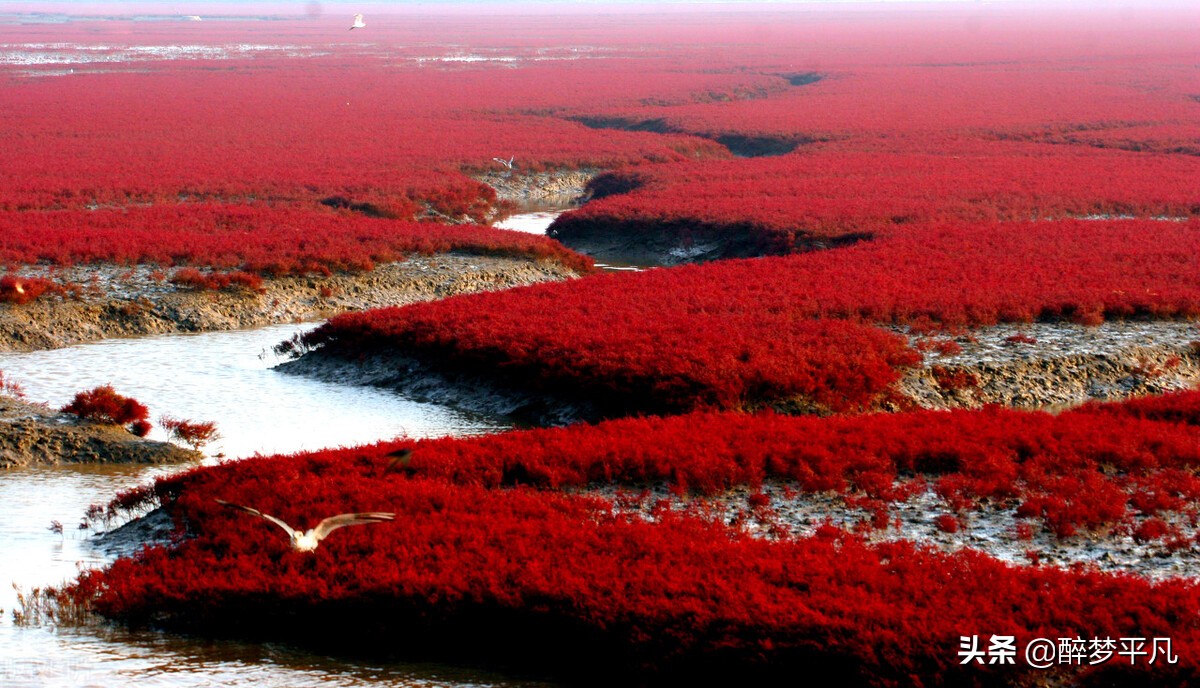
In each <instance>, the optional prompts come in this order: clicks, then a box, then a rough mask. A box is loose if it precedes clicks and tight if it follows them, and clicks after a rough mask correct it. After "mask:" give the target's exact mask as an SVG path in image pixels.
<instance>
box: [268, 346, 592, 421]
mask: <svg viewBox="0 0 1200 688" xmlns="http://www.w3.org/2000/svg"><path fill="white" fill-rule="evenodd" d="M275 370H279V371H281V372H285V373H291V374H293V375H305V376H308V377H312V378H315V379H317V380H322V381H326V382H337V383H341V384H360V385H372V386H375V387H382V388H385V389H391V390H395V391H396V392H398V393H399V394H401V395H403V396H405V397H406V398H409V399H413V400H415V401H421V402H427V403H433V404H442V405H445V406H450V407H453V408H456V409H461V410H463V411H468V412H471V413H478V414H483V415H487V416H500V417H503V418H506V419H509V420H512V421H515V422H518V423H527V424H531V425H569V424H571V423H576V422H579V421H595V420H600V419H602V418H603V417H604V414H603V413H602V411H601V410H600V409H598V408H597V407H596V406H595V405H594V404H593V403H591V402H590V401H589V400H588V399H587V398H586V396H584V395H579V396H575V397H572V398H565V397H562V396H558V395H553V394H547V393H545V392H542V391H539V390H535V389H529V388H526V387H522V386H521V385H520V384H519V383H518V382H517V381H515V380H510V379H504V378H501V377H499V376H497V377H483V376H480V375H470V374H465V373H456V372H453V371H443V370H438V369H435V368H433V367H432V366H429V365H427V364H425V363H424V362H422V361H420V360H418V359H416V358H412V357H408V356H403V355H401V354H388V355H370V356H361V357H357V358H355V359H354V360H349V359H346V358H342V357H339V356H335V355H333V354H330V353H328V352H325V351H322V350H321V349H317V350H315V351H309V352H308V353H305V354H304V355H302V356H300V357H299V358H296V359H294V360H291V361H287V362H285V363H281V364H279V365H278V366H276V367H275Z"/></svg>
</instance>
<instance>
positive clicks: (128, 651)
mask: <svg viewBox="0 0 1200 688" xmlns="http://www.w3.org/2000/svg"><path fill="white" fill-rule="evenodd" d="M304 327H311V326H304ZM298 329H303V328H302V327H299V326H294V325H292V326H277V327H269V328H263V329H259V330H251V331H240V332H218V333H210V334H195V335H166V336H160V337H146V338H140V339H113V340H107V341H102V342H97V343H93V344H85V345H81V346H75V347H70V348H65V349H58V350H55V351H44V352H35V353H23V354H0V370H3V371H5V374H6V377H9V378H13V379H16V380H19V381H20V382H21V383H22V384H23V385H24V387H25V390H26V394H27V397H28V398H29V400H31V401H46V402H49V403H50V405H52V406H61V405H63V404H65V403H66V402H67V401H69V400H70V398H71V396H72V395H73V394H74V393H75V392H76V391H78V390H81V389H88V388H91V387H94V386H96V385H99V384H105V383H112V384H113V385H114V386H115V387H116V388H117V390H118V391H119V392H121V393H124V394H127V395H130V396H133V397H135V398H137V399H139V400H141V401H142V402H143V403H145V404H146V405H148V406H149V407H150V409H151V419H152V420H156V419H157V418H158V416H159V415H160V414H164V413H166V414H171V415H174V416H176V417H185V418H191V419H193V420H196V419H199V420H213V421H216V422H217V426H218V428H219V430H220V432H221V433H222V435H223V439H221V440H220V441H219V442H217V443H214V444H213V445H212V446H211V447H209V448H208V451H209V452H210V453H217V452H223V453H225V454H226V455H227V456H229V457H240V456H247V455H250V454H253V453H256V452H258V453H276V452H292V451H297V450H302V449H316V448H320V447H324V446H329V445H341V444H358V443H363V442H369V441H374V440H378V439H386V438H392V437H395V436H397V435H408V436H411V437H425V436H436V435H447V434H454V435H462V434H475V433H480V432H488V431H494V430H497V429H501V428H503V427H505V426H504V425H503V424H502V423H499V422H496V421H492V420H489V419H486V418H481V417H477V416H471V415H467V414H463V413H460V412H457V411H453V410H450V409H446V408H443V407H439V406H436V405H432V404H422V403H417V402H413V401H410V400H407V399H404V398H401V397H398V396H396V395H395V394H393V393H389V392H384V391H382V390H378V389H374V388H367V387H358V386H342V385H336V384H330V383H325V382H319V381H315V380H311V379H308V378H304V377H296V376H290V375H283V374H280V373H277V372H274V371H272V370H271V369H270V366H272V365H274V364H275V363H276V362H278V361H277V359H276V358H275V357H274V356H273V355H270V354H269V351H270V348H271V346H272V345H274V344H275V343H277V342H279V341H281V340H283V339H286V338H288V337H290V336H291V335H292V334H294V333H295V332H296V331H297V330H298ZM152 436H159V437H161V431H156V433H155V434H153V435H152ZM172 470H176V469H175V468H171V467H145V466H44V467H34V468H28V469H18V470H9V471H6V472H0V551H2V552H3V555H2V556H0V607H2V608H3V609H4V614H3V615H2V616H3V620H0V686H4V687H5V688H8V687H9V686H64V687H66V686H71V687H75V686H112V687H114V688H115V687H117V686H126V685H129V684H131V683H136V684H137V685H139V686H144V685H149V686H196V685H209V686H243V685H244V686H250V685H253V686H267V687H276V686H277V687H280V688H282V687H285V686H286V687H291V686H334V685H336V686H433V685H438V686H473V685H505V686H513V685H527V684H524V683H521V682H518V681H513V680H509V679H504V678H497V677H495V676H490V675H487V674H481V673H476V672H469V671H460V670H456V669H452V668H448V667H440V666H433V665H420V666H413V665H384V666H376V665H371V664H366V663H361V662H348V661H343V660H337V659H330V658H325V657H320V656H317V655H313V654H310V653H307V652H302V651H297V650H293V649H289V648H285V647H277V646H272V645H261V644H253V643H234V642H225V641H206V640H200V639H190V638H181V637H179V636H171V635H166V634H157V633H141V632H139V633H131V632H126V631H121V630H117V629H108V628H96V629H70V630H65V629H64V630H55V629H52V628H45V627H35V628H22V627H18V626H15V625H14V624H13V622H12V618H11V614H10V612H11V610H12V609H13V608H14V606H16V603H17V594H16V591H15V590H14V589H13V588H12V587H11V586H10V585H9V583H10V582H12V583H15V584H17V585H19V586H20V587H21V588H22V589H25V590H28V589H29V588H31V587H34V586H43V585H55V584H59V583H62V582H63V581H66V580H69V579H71V578H73V577H74V575H75V573H76V572H77V571H78V569H79V568H80V567H94V566H98V565H100V564H102V563H104V561H105V557H104V555H103V553H101V552H99V551H98V550H96V549H95V548H94V547H92V545H91V543H90V541H89V536H90V533H89V532H88V531H86V530H82V531H81V530H78V529H77V524H78V523H79V521H80V519H81V517H82V515H83V514H84V512H85V511H86V509H87V507H88V506H89V505H91V504H95V503H107V502H108V501H109V500H110V499H111V498H112V496H113V495H114V494H115V493H116V492H117V491H119V490H122V489H126V488H129V487H133V486H136V485H139V484H141V483H144V482H146V481H148V480H150V479H152V478H153V477H154V476H156V475H162V474H164V473H168V472H170V471H172ZM52 521H58V522H60V523H61V524H62V525H63V532H62V533H61V534H59V533H55V532H53V531H51V530H50V528H49V526H50V524H51V522H52Z"/></svg>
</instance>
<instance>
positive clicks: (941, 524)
mask: <svg viewBox="0 0 1200 688" xmlns="http://www.w3.org/2000/svg"><path fill="white" fill-rule="evenodd" d="M933 522H934V525H936V526H937V528H938V530H940V531H942V532H943V533H957V532H958V519H957V518H955V517H954V516H952V515H950V514H942V515H940V516H938V517H937V518H935V519H933Z"/></svg>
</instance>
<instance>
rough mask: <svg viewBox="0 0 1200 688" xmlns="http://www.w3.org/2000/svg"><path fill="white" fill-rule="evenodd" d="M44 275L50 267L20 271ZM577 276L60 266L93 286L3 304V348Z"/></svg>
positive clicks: (490, 266)
mask: <svg viewBox="0 0 1200 688" xmlns="http://www.w3.org/2000/svg"><path fill="white" fill-rule="evenodd" d="M21 273H22V274H24V275H31V276H45V275H46V274H47V271H46V270H44V269H42V270H38V269H25V270H21ZM574 276H576V275H575V273H574V272H573V271H571V270H570V269H568V268H565V267H563V266H562V265H560V264H558V263H555V262H551V261H537V262H534V261H530V260H528V259H521V258H502V257H492V256H468V255H456V254H446V255H435V256H414V257H412V258H409V259H408V260H405V261H403V262H398V263H388V264H384V265H379V266H377V267H376V268H375V269H374V270H372V271H370V272H365V273H359V274H353V275H332V276H329V277H286V278H279V279H266V280H264V281H263V291H262V293H256V292H253V291H250V290H237V291H192V290H188V289H185V288H180V287H177V286H176V285H173V284H171V283H170V282H167V281H164V280H163V279H161V275H160V274H156V271H155V270H154V269H153V268H149V267H135V268H124V267H115V266H91V267H76V268H70V269H66V270H58V271H56V272H55V273H54V274H53V277H54V278H55V279H57V280H60V281H69V282H75V283H78V284H84V285H87V288H86V289H85V290H84V292H83V293H82V294H81V295H80V296H79V297H78V298H71V299H63V298H60V297H43V298H42V299H39V300H37V301H34V302H32V303H28V304H25V305H20V306H18V305H12V304H0V351H32V350H40V349H53V348H58V347H63V346H69V345H72V344H78V343H82V342H87V341H95V340H99V339H105V338H108V337H130V336H141V335H151V334H165V333H169V332H204V331H214V330H233V329H244V328H250V327H258V326H262V325H270V324H279V323H290V322H300V321H305V320H317V319H321V318H325V317H329V316H331V315H334V314H336V313H341V312H344V311H352V310H363V309H368V308H378V307H382V306H392V305H402V304H407V303H413V302H416V301H428V300H432V299H438V298H444V297H447V296H453V295H455V294H465V293H470V292H476V291H485V290H493V289H506V288H509V287H515V286H520V285H525V284H533V283H536V282H543V281H547V280H561V279H567V278H570V277H574Z"/></svg>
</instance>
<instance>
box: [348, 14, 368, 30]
mask: <svg viewBox="0 0 1200 688" xmlns="http://www.w3.org/2000/svg"><path fill="white" fill-rule="evenodd" d="M365 28H367V24H366V22H364V21H363V18H362V15H361V14H356V15H354V24H353V25H351V26H350V30H351V31H353V30H355V29H365Z"/></svg>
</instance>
